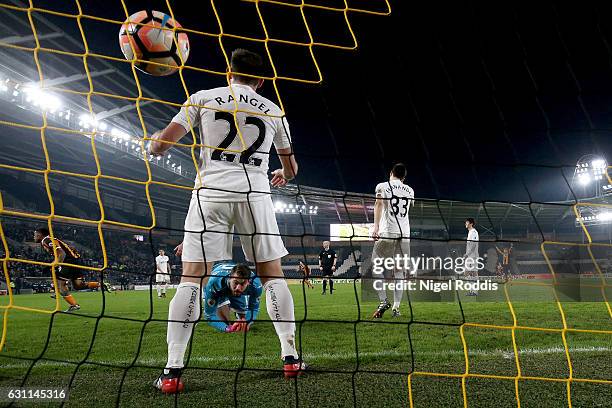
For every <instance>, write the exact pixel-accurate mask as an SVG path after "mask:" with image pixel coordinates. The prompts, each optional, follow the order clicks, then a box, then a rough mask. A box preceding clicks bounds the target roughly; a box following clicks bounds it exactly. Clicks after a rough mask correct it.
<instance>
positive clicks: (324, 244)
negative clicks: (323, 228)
mask: <svg viewBox="0 0 612 408" xmlns="http://www.w3.org/2000/svg"><path fill="white" fill-rule="evenodd" d="M323 248H324V249H325V250H326V251H327V250H328V249H329V241H323Z"/></svg>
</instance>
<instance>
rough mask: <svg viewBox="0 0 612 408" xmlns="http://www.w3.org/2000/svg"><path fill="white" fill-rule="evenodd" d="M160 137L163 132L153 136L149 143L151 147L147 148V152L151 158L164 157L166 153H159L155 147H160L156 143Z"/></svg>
mask: <svg viewBox="0 0 612 408" xmlns="http://www.w3.org/2000/svg"><path fill="white" fill-rule="evenodd" d="M160 135H161V132H160V131H159V130H158V131H157V132H155V133H153V134H152V135H151V139H152V140H151V141H150V142H149V145H148V147H147V152H148V153H149V154H150V155H151V156H163V155H164V153H165V152H159V151H157V150H155V149H154V147H156V145H158V143H156V142H155V141H156V140H157V139H159V136H160Z"/></svg>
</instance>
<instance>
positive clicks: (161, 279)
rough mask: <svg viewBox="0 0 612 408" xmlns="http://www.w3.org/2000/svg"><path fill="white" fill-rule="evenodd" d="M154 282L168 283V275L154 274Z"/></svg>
mask: <svg viewBox="0 0 612 408" xmlns="http://www.w3.org/2000/svg"><path fill="white" fill-rule="evenodd" d="M155 282H157V283H170V275H167V274H165V273H157V274H155Z"/></svg>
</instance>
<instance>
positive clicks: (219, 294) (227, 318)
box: [202, 262, 262, 333]
mask: <svg viewBox="0 0 612 408" xmlns="http://www.w3.org/2000/svg"><path fill="white" fill-rule="evenodd" d="M261 292H262V285H261V281H260V280H259V278H258V277H257V276H256V275H255V273H254V272H251V270H250V269H249V267H248V266H247V265H244V264H235V263H233V262H226V263H219V264H217V265H215V266H214V267H213V270H212V274H211V277H210V279H208V283H207V284H206V288H205V289H204V293H203V299H202V300H203V302H204V318H205V319H206V321H207V322H208V324H210V325H211V326H212V327H214V328H215V329H217V330H219V331H222V332H225V333H232V332H237V331H248V330H249V328H250V327H251V325H252V324H253V322H254V321H255V319H256V318H257V314H258V313H259V298H260V296H261ZM232 313H235V316H236V317H235V318H232V317H231V314H232ZM236 318H237V319H238V320H236Z"/></svg>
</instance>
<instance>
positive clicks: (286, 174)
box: [271, 147, 298, 187]
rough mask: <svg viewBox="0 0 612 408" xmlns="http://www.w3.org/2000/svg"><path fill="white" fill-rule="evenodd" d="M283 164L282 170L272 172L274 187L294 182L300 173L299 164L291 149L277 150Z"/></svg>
mask: <svg viewBox="0 0 612 408" xmlns="http://www.w3.org/2000/svg"><path fill="white" fill-rule="evenodd" d="M276 152H277V153H278V157H279V159H280V162H281V168H280V169H278V170H274V171H273V172H272V181H271V183H272V185H273V186H274V187H281V186H284V185H285V184H287V182H288V181H291V180H293V179H294V178H295V177H296V176H297V173H298V163H297V160H295V154H293V149H292V148H291V147H289V148H286V149H276Z"/></svg>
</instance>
